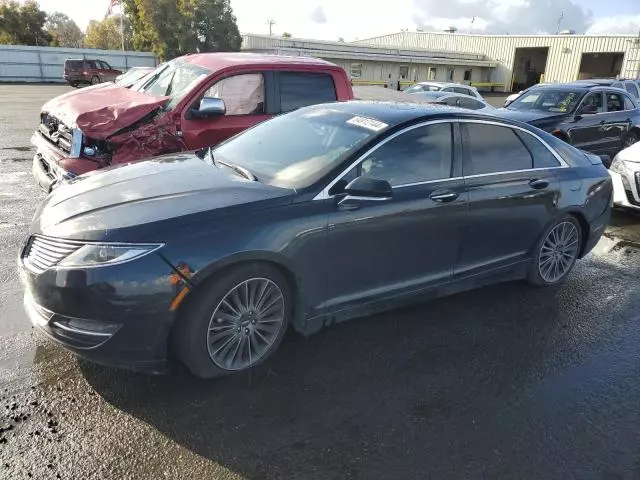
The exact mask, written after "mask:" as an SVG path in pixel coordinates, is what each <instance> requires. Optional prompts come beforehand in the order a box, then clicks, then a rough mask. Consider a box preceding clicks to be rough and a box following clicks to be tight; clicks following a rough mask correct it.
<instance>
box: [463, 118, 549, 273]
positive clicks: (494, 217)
mask: <svg viewBox="0 0 640 480" xmlns="http://www.w3.org/2000/svg"><path fill="white" fill-rule="evenodd" d="M460 126H461V133H462V139H463V140H462V142H463V175H464V182H465V187H466V189H467V191H468V201H469V208H468V220H467V227H466V229H465V232H464V235H463V237H462V243H461V248H460V260H459V262H458V266H457V268H456V271H455V278H464V277H471V276H475V275H481V274H485V273H488V272H492V271H494V270H496V269H499V268H503V267H508V266H512V265H515V264H518V263H519V262H521V261H524V260H526V259H527V258H528V254H529V252H530V251H531V248H532V247H533V245H534V244H535V242H536V241H537V239H538V238H539V237H540V235H541V234H542V232H543V230H544V228H545V226H546V225H547V223H548V222H549V220H550V219H551V218H552V217H553V216H554V215H555V211H556V200H557V198H558V195H559V194H560V183H559V181H558V180H557V178H556V175H555V174H554V169H555V168H558V167H560V166H561V164H560V162H559V160H558V159H557V158H556V157H555V156H554V155H553V154H552V153H551V152H550V151H549V150H548V149H547V148H546V147H545V146H544V145H543V144H542V143H541V142H540V141H539V140H537V138H536V137H533V136H532V135H531V134H530V133H528V131H526V130H521V129H519V128H516V127H510V126H505V125H502V124H499V123H493V122H485V121H475V120H474V121H466V120H464V121H463V120H461V123H460ZM534 156H535V157H536V160H535V161H534Z"/></svg>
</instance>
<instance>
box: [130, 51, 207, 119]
mask: <svg viewBox="0 0 640 480" xmlns="http://www.w3.org/2000/svg"><path fill="white" fill-rule="evenodd" d="M210 73H211V70H209V69H207V68H204V67H201V66H199V65H194V64H192V63H187V62H185V61H182V60H179V59H178V60H173V61H171V62H168V63H167V64H165V65H162V66H161V67H158V68H157V69H156V70H155V71H154V72H153V73H151V74H150V75H149V76H148V77H144V79H143V80H142V81H139V82H138V83H136V84H135V85H133V86H132V87H131V90H134V91H136V92H142V93H148V94H149V95H154V96H157V97H164V96H166V97H171V100H169V102H168V103H167V105H166V108H167V109H171V108H173V107H175V106H176V105H177V104H178V103H179V102H180V100H182V99H183V98H184V97H185V96H186V95H187V94H188V93H189V92H190V91H191V89H192V88H193V87H194V86H195V85H197V84H198V83H200V82H201V81H202V80H203V79H204V78H205V77H207V76H209V74H210Z"/></svg>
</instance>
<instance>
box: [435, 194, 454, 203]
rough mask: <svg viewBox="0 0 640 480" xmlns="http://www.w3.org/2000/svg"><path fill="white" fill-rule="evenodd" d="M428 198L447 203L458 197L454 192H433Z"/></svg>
mask: <svg viewBox="0 0 640 480" xmlns="http://www.w3.org/2000/svg"><path fill="white" fill-rule="evenodd" d="M429 198H430V199H431V200H433V201H434V202H438V203H447V202H453V201H454V200H455V199H456V198H458V194H457V193H455V192H434V193H432V194H431V195H429Z"/></svg>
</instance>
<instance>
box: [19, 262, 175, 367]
mask: <svg viewBox="0 0 640 480" xmlns="http://www.w3.org/2000/svg"><path fill="white" fill-rule="evenodd" d="M19 269H20V276H21V280H22V282H23V284H24V286H25V295H24V307H25V311H26V313H27V315H28V317H29V319H30V321H31V323H32V324H33V325H34V326H35V327H36V328H37V329H38V330H39V331H41V332H42V333H44V334H45V335H46V336H47V337H49V338H50V339H51V340H53V341H55V342H56V343H58V344H60V345H62V346H63V347H65V348H67V349H69V350H71V351H73V352H74V353H75V354H77V355H78V356H80V357H83V358H85V359H87V360H89V361H91V362H94V363H98V364H101V365H105V366H109V367H116V368H123V369H127V370H134V371H139V372H145V373H162V372H164V371H166V369H167V364H168V362H167V355H168V341H169V336H170V331H171V328H172V326H173V323H174V321H175V318H176V314H175V312H172V311H171V302H172V301H173V299H174V298H175V296H176V287H175V285H172V283H171V276H172V269H171V267H170V266H169V265H167V263H166V262H164V261H163V260H162V258H161V257H159V256H158V255H156V254H150V255H147V256H145V257H143V258H141V259H139V260H136V261H132V262H130V263H128V264H126V263H125V264H121V265H114V266H113V267H100V268H89V269H73V270H71V269H69V270H67V269H58V268H55V267H53V268H50V269H48V270H45V271H43V272H42V273H35V272H33V271H31V270H30V269H29V268H28V266H27V265H26V264H25V263H24V262H23V261H22V259H20V260H19Z"/></svg>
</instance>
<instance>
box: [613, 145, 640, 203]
mask: <svg viewBox="0 0 640 480" xmlns="http://www.w3.org/2000/svg"><path fill="white" fill-rule="evenodd" d="M609 175H611V179H612V180H613V203H614V205H616V206H617V207H623V208H630V209H634V210H640V142H639V143H636V144H634V145H632V146H630V147H628V148H625V149H624V150H622V151H621V152H620V153H618V155H616V156H615V158H614V159H613V162H612V163H611V167H609Z"/></svg>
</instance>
